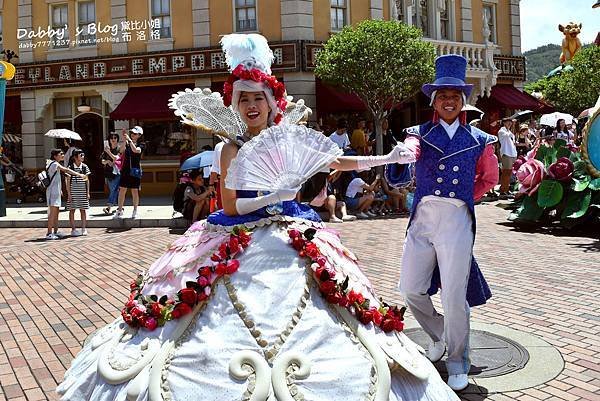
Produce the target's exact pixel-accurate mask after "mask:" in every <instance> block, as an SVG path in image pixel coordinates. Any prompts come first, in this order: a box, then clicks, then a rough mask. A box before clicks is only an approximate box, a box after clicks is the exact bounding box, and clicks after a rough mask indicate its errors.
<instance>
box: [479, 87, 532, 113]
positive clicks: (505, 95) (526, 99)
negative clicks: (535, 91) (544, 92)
mask: <svg viewBox="0 0 600 401" xmlns="http://www.w3.org/2000/svg"><path fill="white" fill-rule="evenodd" d="M490 99H491V100H492V101H496V102H498V103H500V104H501V105H502V106H504V107H506V108H509V109H514V110H526V109H529V110H533V111H536V110H537V109H539V108H541V107H543V106H544V105H543V104H542V103H540V102H539V101H538V100H537V99H536V98H534V97H533V96H531V95H530V94H528V93H525V92H521V91H520V90H519V89H517V88H515V87H514V86H512V85H505V84H502V85H495V86H494V87H493V88H492V93H491V95H490Z"/></svg>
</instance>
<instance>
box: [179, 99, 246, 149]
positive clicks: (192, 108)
mask: <svg viewBox="0 0 600 401" xmlns="http://www.w3.org/2000/svg"><path fill="white" fill-rule="evenodd" d="M169 107H170V108H172V109H174V110H175V115H176V116H179V117H181V121H182V122H183V123H184V124H187V125H191V126H192V127H197V128H200V129H203V130H207V131H209V132H210V133H211V134H213V135H219V136H221V137H223V138H226V139H229V140H233V141H235V139H236V136H237V135H241V134H243V133H244V132H245V131H246V124H244V122H243V121H242V120H241V119H240V115H239V114H238V113H236V112H235V111H233V109H231V108H230V107H225V105H224V104H223V98H222V97H221V94H220V93H219V92H212V91H211V90H210V89H208V88H206V89H200V88H194V89H193V90H192V89H186V90H185V91H181V92H177V93H175V94H173V95H172V96H171V99H170V100H169Z"/></svg>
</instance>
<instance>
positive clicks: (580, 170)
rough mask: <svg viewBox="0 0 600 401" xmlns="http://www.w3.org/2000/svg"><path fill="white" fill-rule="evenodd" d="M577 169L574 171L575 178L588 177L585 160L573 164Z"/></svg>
mask: <svg viewBox="0 0 600 401" xmlns="http://www.w3.org/2000/svg"><path fill="white" fill-rule="evenodd" d="M573 165H574V167H575V169H574V170H573V176H574V177H583V176H584V175H587V164H586V163H585V162H584V161H583V160H578V161H576V162H574V163H573Z"/></svg>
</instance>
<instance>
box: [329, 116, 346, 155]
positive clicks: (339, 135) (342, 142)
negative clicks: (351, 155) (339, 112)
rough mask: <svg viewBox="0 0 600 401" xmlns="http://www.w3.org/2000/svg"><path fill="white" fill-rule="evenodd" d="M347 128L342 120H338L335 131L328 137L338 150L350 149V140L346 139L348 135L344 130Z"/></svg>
mask: <svg viewBox="0 0 600 401" xmlns="http://www.w3.org/2000/svg"><path fill="white" fill-rule="evenodd" d="M347 128H348V123H347V122H346V120H344V119H340V120H338V122H337V129H336V130H335V131H333V132H332V133H331V135H329V139H331V140H332V141H333V142H334V143H335V144H336V145H337V146H338V147H339V148H340V149H342V150H346V149H348V148H350V138H348V134H347V132H346V129H347Z"/></svg>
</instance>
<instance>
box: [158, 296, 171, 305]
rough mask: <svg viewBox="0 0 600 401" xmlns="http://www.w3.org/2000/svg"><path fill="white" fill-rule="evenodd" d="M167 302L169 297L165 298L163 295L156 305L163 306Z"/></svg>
mask: <svg viewBox="0 0 600 401" xmlns="http://www.w3.org/2000/svg"><path fill="white" fill-rule="evenodd" d="M168 300H169V297H167V296H166V295H163V296H162V297H160V299H159V300H158V303H159V304H161V305H165V304H166V303H167V301H168Z"/></svg>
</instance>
